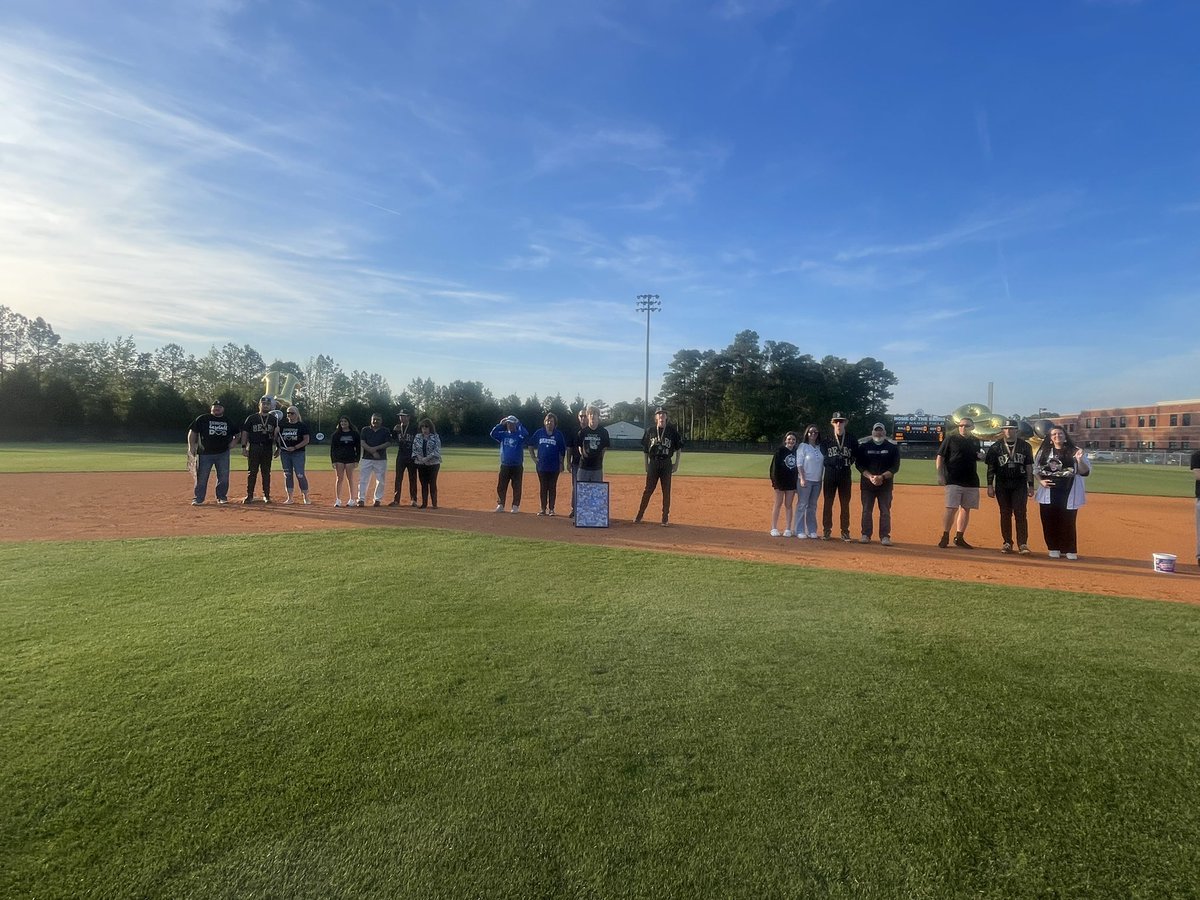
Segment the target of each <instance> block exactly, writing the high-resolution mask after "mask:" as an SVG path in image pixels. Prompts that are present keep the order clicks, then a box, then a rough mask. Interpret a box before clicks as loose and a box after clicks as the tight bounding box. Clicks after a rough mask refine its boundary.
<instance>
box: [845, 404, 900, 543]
mask: <svg viewBox="0 0 1200 900" xmlns="http://www.w3.org/2000/svg"><path fill="white" fill-rule="evenodd" d="M854 465H855V466H856V467H857V468H858V471H859V473H860V475H861V476H862V477H861V478H860V479H859V483H858V496H859V499H860V500H862V537H860V538H859V539H858V542H859V543H860V544H869V543H871V526H872V521H871V520H872V518H873V512H874V508H875V505H876V504H879V543H881V544H883V546H885V547H890V546H891V545H892V487H893V486H894V484H895V478H896V473H897V472H899V471H900V448H899V447H897V446H896V445H895V444H893V443H892V442H891V441H889V440H888V439H887V428H885V427H884V424H883V423H882V422H876V423H875V424H874V426H872V428H871V437H870V438H868V439H867V440H865V441H863V442H862V443H861V444H859V445H858V457H857V459H855V461H854Z"/></svg>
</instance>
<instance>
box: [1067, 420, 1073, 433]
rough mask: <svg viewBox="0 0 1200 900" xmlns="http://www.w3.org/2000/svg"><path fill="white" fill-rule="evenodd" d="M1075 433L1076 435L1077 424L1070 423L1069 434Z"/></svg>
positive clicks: (1068, 426)
mask: <svg viewBox="0 0 1200 900" xmlns="http://www.w3.org/2000/svg"><path fill="white" fill-rule="evenodd" d="M1074 433H1075V423H1074V422H1068V423H1067V434H1074Z"/></svg>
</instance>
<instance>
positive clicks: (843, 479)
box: [821, 412, 858, 543]
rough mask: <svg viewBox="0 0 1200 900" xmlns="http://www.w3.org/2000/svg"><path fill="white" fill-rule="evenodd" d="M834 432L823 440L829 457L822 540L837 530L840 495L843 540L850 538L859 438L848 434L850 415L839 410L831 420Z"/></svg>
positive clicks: (824, 450) (822, 520) (827, 457)
mask: <svg viewBox="0 0 1200 900" xmlns="http://www.w3.org/2000/svg"><path fill="white" fill-rule="evenodd" d="M829 422H830V424H831V425H833V435H832V436H831V437H829V438H826V439H825V440H824V441H822V442H821V450H822V452H823V454H824V456H825V475H824V488H823V491H824V494H825V503H824V507H823V509H822V511H821V527H822V529H823V534H822V535H821V537H822V540H826V541H827V540H829V536H830V533H831V532H832V531H833V498H834V496H835V495H836V496H837V499H838V502H839V504H840V506H841V517H840V519H841V521H840V524H841V526H842V540H843V541H846V542H847V543H848V542H849V541H850V477H851V471H852V466H853V465H854V455H855V453H857V451H858V441H856V440H855V439H854V438H853V437H851V436H850V435H849V434H847V433H846V416H845V414H844V413H840V412H835V413H834V414H833V416H832V417H831V418H830V420H829Z"/></svg>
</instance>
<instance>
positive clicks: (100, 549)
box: [0, 447, 1200, 898]
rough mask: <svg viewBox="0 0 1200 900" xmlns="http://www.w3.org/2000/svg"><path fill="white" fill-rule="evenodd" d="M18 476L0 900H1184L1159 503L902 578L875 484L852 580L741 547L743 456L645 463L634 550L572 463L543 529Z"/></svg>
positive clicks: (913, 490) (167, 485)
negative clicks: (566, 493)
mask: <svg viewBox="0 0 1200 900" xmlns="http://www.w3.org/2000/svg"><path fill="white" fill-rule="evenodd" d="M41 451H42V452H38V451H37V449H36V448H19V447H16V448H0V473H3V474H0V507H2V508H3V509H4V512H5V515H4V516H3V521H2V522H0V585H2V586H3V592H2V596H3V601H2V603H0V683H2V684H3V686H4V690H3V691H2V692H0V714H2V719H0V721H3V722H4V726H5V727H4V731H5V742H4V743H5V748H6V752H5V753H4V754H3V757H0V784H3V785H4V790H3V791H0V863H2V864H0V896H4V897H91V896H94V897H171V898H174V897H205V898H208V897H281V898H282V897H288V898H293V897H314V898H317V897H321V898H328V897H414V898H417V897H421V898H429V897H447V898H450V897H455V898H457V897H522V898H525V897H646V898H662V897H699V896H704V897H746V898H759V897H814V896H829V897H900V896H903V897H960V896H966V895H976V896H989V897H1024V896H1063V897H1067V896H1069V897H1106V898H1107V897H1114V896H1139V897H1170V896H1195V892H1196V887H1195V885H1196V873H1197V872H1200V812H1198V807H1197V804H1196V802H1195V798H1196V797H1197V796H1200V766H1198V765H1197V763H1196V760H1197V759H1198V758H1200V715H1198V714H1197V713H1198V711H1200V706H1198V704H1197V700H1196V697H1197V696H1198V695H1200V690H1198V688H1200V651H1198V650H1197V648H1198V647H1200V605H1198V604H1197V600H1200V576H1198V575H1197V574H1196V573H1197V569H1196V566H1195V559H1194V557H1193V556H1192V555H1191V553H1192V550H1193V549H1194V532H1193V518H1192V514H1193V501H1192V500H1190V499H1189V496H1190V494H1191V479H1190V473H1188V472H1186V471H1183V472H1180V471H1177V470H1176V471H1169V470H1167V469H1166V468H1165V467H1164V468H1163V469H1162V470H1160V471H1154V470H1153V469H1154V467H1147V468H1145V469H1142V468H1141V467H1136V470H1135V467H1128V468H1127V470H1126V471H1125V472H1121V471H1117V470H1118V468H1119V467H1112V468H1111V469H1110V468H1104V469H1101V468H1099V467H1098V469H1097V472H1096V475H1095V476H1093V477H1094V482H1093V483H1092V484H1091V485H1090V487H1091V488H1092V492H1091V493H1090V495H1089V503H1088V505H1087V506H1086V507H1085V508H1084V510H1083V511H1082V512H1081V514H1080V554H1081V557H1082V558H1081V559H1080V560H1079V561H1077V562H1072V563H1068V562H1066V561H1051V560H1049V559H1046V558H1044V554H1040V555H1035V556H1032V557H1012V558H1009V557H1002V556H1000V555H999V554H998V553H997V552H996V548H997V547H998V546H999V529H998V524H997V522H996V516H995V514H994V509H993V507H992V506H990V505H989V504H988V501H987V500H986V499H985V500H984V508H983V509H982V510H980V511H979V512H978V513H976V514H975V517H974V518H973V520H972V525H971V528H970V530H969V537H971V538H972V539H973V541H974V542H975V543H976V544H977V545H978V547H979V549H976V550H973V551H962V550H938V549H937V548H936V547H934V546H933V545H934V543H935V541H936V539H937V535H938V533H939V532H940V524H938V522H939V517H940V512H941V510H940V491H939V490H938V489H937V488H936V487H934V486H932V485H931V484H930V483H929V482H930V481H931V474H932V473H931V470H928V471H927V470H926V468H925V467H923V466H921V465H918V464H915V463H913V464H908V463H906V467H905V468H904V469H902V472H901V474H902V476H903V477H902V479H901V482H902V483H901V484H899V485H898V488H897V498H896V502H895V504H894V508H893V521H894V527H893V537H894V539H895V540H896V546H894V547H891V548H883V547H880V546H879V545H878V544H877V543H876V544H871V545H869V546H868V545H859V544H842V543H840V542H834V543H824V542H813V541H797V540H794V539H791V540H783V539H772V538H770V537H769V536H768V535H767V534H766V532H767V528H768V527H769V522H768V518H769V513H770V490H769V485H767V483H766V478H765V469H766V459H765V458H764V457H728V458H719V459H712V460H709V459H706V458H705V457H704V456H703V455H701V454H696V455H694V456H692V457H688V456H686V455H685V458H684V471H685V472H686V473H687V474H686V475H681V476H680V477H679V478H677V480H676V483H675V492H674V500H673V504H672V506H673V508H672V516H671V518H672V523H673V525H672V527H671V528H667V529H664V528H661V527H660V526H658V525H651V524H646V525H637V526H635V525H633V524H632V522H631V519H632V516H633V512H634V511H635V510H636V504H637V500H638V497H639V494H640V478H639V477H638V475H637V467H638V457H637V456H636V455H629V456H625V455H622V454H614V455H613V456H612V458H611V464H610V466H609V471H610V472H611V473H612V474H611V476H610V479H609V480H610V482H611V485H612V497H613V500H612V513H613V517H614V520H613V523H612V525H611V527H610V528H608V529H576V528H573V527H572V526H571V524H570V522H569V520H567V519H566V518H565V517H562V516H560V517H558V518H555V519H544V518H537V517H535V516H533V515H532V514H530V513H531V512H532V511H534V510H535V509H536V489H535V485H533V484H531V483H530V482H532V481H533V479H532V478H527V485H526V487H527V491H526V493H527V499H526V500H525V502H524V504H523V507H524V509H525V510H526V512H523V513H522V514H521V515H516V516H514V515H510V514H507V513H506V514H503V515H501V514H495V513H493V512H491V509H492V506H493V505H494V503H495V498H494V484H495V474H494V468H493V466H494V463H495V454H494V452H488V453H483V452H478V453H471V452H458V453H453V454H450V455H449V456H448V459H447V464H446V466H445V468H444V471H443V473H442V476H441V491H440V493H441V508H440V509H438V510H436V511H435V510H416V509H411V508H409V507H407V506H402V507H399V508H388V507H386V506H385V507H382V508H379V509H372V508H366V509H351V510H345V509H334V508H332V506H331V505H330V504H329V502H327V501H328V499H329V498H331V496H332V474H331V473H330V472H328V471H327V470H326V468H325V467H323V466H318V465H316V464H313V463H310V476H311V477H312V480H313V496H314V499H315V500H316V503H314V505H312V506H308V507H283V506H279V505H276V504H273V505H272V506H270V507H267V506H264V505H262V504H258V505H255V506H249V507H243V506H240V505H230V506H226V507H216V506H214V505H211V504H209V505H205V506H202V507H198V508H193V507H191V506H189V505H188V499H189V496H190V492H189V489H190V485H189V482H188V476H187V474H186V473H185V472H183V471H182V468H183V465H182V458H181V456H180V454H179V452H178V448H175V449H174V450H173V451H172V452H167V451H163V450H161V449H158V448H124V449H123V450H121V451H116V452H114V451H110V450H106V449H104V448H94V447H83V448H81V447H76V448H73V449H71V450H63V451H61V453H59V452H58V451H55V452H54V453H47V452H45V448H41ZM314 456H315V455H314ZM48 458H52V462H50V463H48V462H47V459H48ZM234 469H235V474H234V476H233V484H234V487H233V488H232V489H231V496H234V497H240V496H241V491H240V488H241V487H242V486H243V484H244V483H243V482H242V481H241V479H242V478H244V473H241V472H237V471H236V470H237V469H238V465H237V462H236V461H235V464H234ZM275 479H276V481H277V482H278V479H279V475H278V473H276V474H275ZM568 483H569V482H568ZM388 489H389V493H390V489H391V483H390V477H389V484H388ZM275 494H276V496H277V497H279V496H281V495H282V492H281V491H280V490H279V489H278V488H277V489H276V491H275ZM388 499H390V496H389V498H388ZM857 502H858V501H857V496H856V497H855V498H854V504H853V506H854V507H857ZM657 503H658V499H657V497H656V498H655V500H654V501H653V502H652V505H651V510H652V511H654V510H656V509H657ZM854 511H855V513H857V510H856V509H855V510H854ZM1034 519H1035V522H1034V523H1033V524H1032V537H1033V540H1032V541H1031V543H1032V544H1033V546H1034V547H1035V549H1040V529H1039V527H1038V525H1037V524H1036V511H1035V515H1034ZM852 523H853V531H854V533H855V535H856V536H857V533H858V529H857V515H855V516H854V517H853V519H852ZM1153 552H1172V553H1177V554H1178V556H1179V561H1180V572H1179V573H1178V574H1175V575H1173V576H1171V575H1160V574H1156V573H1154V572H1152V571H1151V567H1150V554H1151V553H1153Z"/></svg>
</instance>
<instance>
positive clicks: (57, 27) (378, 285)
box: [0, 0, 1200, 412]
mask: <svg viewBox="0 0 1200 900" xmlns="http://www.w3.org/2000/svg"><path fill="white" fill-rule="evenodd" d="M1198 33H1200V5H1197V4H1194V3H1189V2H1178V3H1173V2H1155V0H1145V2H1130V0H1125V2H1120V0H1112V2H1101V0H1092V2H1088V0H1062V2H1054V0H1047V2H1039V3H1034V2H992V3H988V2H978V3H973V2H962V0H944V2H913V3H898V2H895V0H874V2H850V0H845V2H842V0H825V2H805V0H797V2H788V0H711V2H706V0H691V2H654V0H642V2H628V3H626V2H604V0H592V2H582V0H579V2H576V0H558V2H541V0H501V2H495V0H489V2H477V0H438V2H397V3H385V2H374V0H342V2H339V3H332V2H324V0H309V2H304V0H297V2H288V3H283V2H277V3H267V2H251V0H244V2H243V0H156V2H128V0H126V2H108V0H86V2H85V0H80V2H58V0H37V2H32V0H8V2H6V3H5V5H4V8H3V11H0V109H2V110H3V111H4V113H3V115H2V116H0V271H2V272H3V273H4V276H3V278H0V303H4V304H7V305H9V306H10V307H12V308H14V309H16V310H17V311H19V312H22V313H24V314H25V315H28V316H37V315H42V316H44V317H45V318H46V319H47V320H49V321H50V322H51V323H52V324H53V325H54V326H55V328H56V329H57V330H58V331H59V333H60V334H62V335H63V337H64V338H65V339H67V340H92V339H102V338H103V339H112V338H114V337H116V336H118V335H124V334H132V335H133V337H134V338H135V340H136V341H137V343H138V345H139V347H140V348H141V349H143V350H150V349H153V348H154V347H157V346H159V345H161V344H163V343H166V342H169V341H176V342H179V343H182V344H183V345H184V346H186V347H187V348H188V349H189V350H191V351H192V352H194V353H197V354H202V353H204V352H205V351H206V350H207V348H208V346H209V345H211V344H214V343H215V344H218V345H220V344H223V343H225V342H227V341H233V342H236V343H239V344H241V343H250V344H252V345H253V346H254V347H255V348H256V349H258V350H259V351H260V352H261V353H262V354H263V355H264V356H265V357H267V358H268V359H270V358H272V357H275V356H278V357H282V358H285V359H294V360H296V361H298V362H303V361H304V360H306V359H307V358H309V357H310V356H313V355H315V354H317V353H321V352H324V353H327V354H329V355H332V356H333V357H334V359H335V360H336V361H337V362H338V363H339V364H340V365H341V366H342V367H343V368H344V369H345V370H346V371H350V370H353V369H362V370H366V371H377V372H380V373H382V374H383V375H385V376H386V377H387V378H388V379H389V381H390V383H391V384H392V387H393V389H395V390H399V389H401V388H403V387H404V386H405V385H407V384H408V382H409V381H410V380H412V379H413V378H416V377H424V378H432V379H433V380H434V381H435V382H437V383H439V384H444V383H446V382H449V381H452V380H454V379H464V380H478V381H482V382H484V383H485V384H486V385H487V386H488V387H489V388H490V389H491V390H492V391H493V393H495V394H496V395H497V396H504V395H507V394H509V393H517V394H519V395H521V396H527V395H529V394H532V393H536V394H538V395H539V396H543V395H546V394H553V393H558V392H561V393H562V394H563V395H564V396H565V397H567V398H571V397H573V396H575V395H576V394H582V395H583V396H585V397H587V398H589V399H598V398H602V399H604V400H606V401H608V402H615V401H617V400H632V399H634V398H636V397H640V396H641V395H642V391H643V378H644V366H645V358H644V354H645V317H644V316H643V315H639V314H638V313H637V312H636V310H635V304H636V299H635V298H636V295H637V294H640V293H657V294H659V295H660V296H661V298H662V307H663V308H662V311H661V312H659V313H656V314H655V315H654V317H653V320H652V352H651V363H650V370H651V393H653V392H655V391H656V390H657V385H658V381H659V376H660V375H661V373H662V371H663V370H664V369H665V367H666V365H667V363H668V362H669V361H670V358H671V356H672V355H673V354H674V352H675V351H676V350H679V349H681V348H698V349H708V348H713V349H720V348H722V347H724V346H726V345H727V344H728V343H730V341H731V340H732V338H733V335H734V334H735V333H736V332H738V331H740V330H742V329H746V328H750V329H754V330H755V331H757V332H758V333H759V334H760V336H761V337H762V338H763V339H764V340H768V339H769V340H776V341H791V342H792V343H794V344H796V345H797V346H799V347H800V349H801V351H802V352H805V353H811V354H813V355H814V356H816V357H818V358H819V357H821V356H824V355H826V354H834V355H837V356H843V357H846V358H849V359H851V360H854V359H858V358H860V357H864V356H873V357H876V358H878V359H880V360H882V361H883V362H884V363H885V364H886V365H887V366H888V367H889V368H890V369H892V371H894V372H895V373H896V375H897V377H898V378H899V382H900V383H899V385H898V386H897V387H896V389H895V394H896V399H895V401H894V402H893V404H892V411H893V412H912V411H914V410H915V409H917V408H923V409H925V410H927V411H930V412H948V411H950V410H951V409H952V408H954V407H956V406H958V405H960V404H961V403H964V402H968V401H976V400H984V399H986V391H987V384H988V382H989V381H992V382H994V383H995V396H996V403H995V406H996V407H997V409H998V410H999V411H1002V412H1029V411H1034V410H1036V409H1037V408H1038V407H1047V408H1053V409H1057V410H1059V411H1062V412H1073V411H1076V410H1079V409H1081V408H1085V407H1089V406H1104V405H1109V404H1122V403H1143V402H1153V401H1156V400H1163V399H1183V398H1191V397H1200V387H1198V386H1197V384H1196V379H1197V373H1198V372H1200V349H1198V347H1197V341H1196V339H1195V337H1194V335H1193V332H1194V328H1193V327H1192V323H1193V317H1194V314H1195V311H1196V310H1197V309H1198V308H1200V303H1198V302H1197V301H1198V300H1200V266H1198V265H1197V263H1198V262H1200V260H1198V258H1197V257H1198V253H1200V240H1198V238H1200V115H1198V114H1197V112H1198V111H1197V99H1196V98H1197V97H1200V68H1198V67H1197V66H1196V64H1195V60H1196V51H1195V40H1196V37H1197V34H1198Z"/></svg>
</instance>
